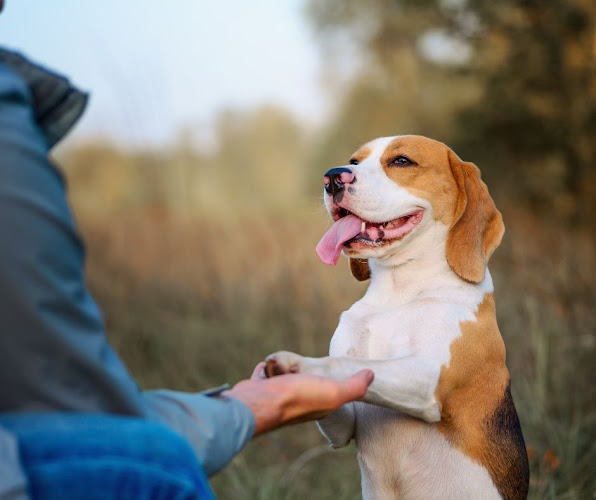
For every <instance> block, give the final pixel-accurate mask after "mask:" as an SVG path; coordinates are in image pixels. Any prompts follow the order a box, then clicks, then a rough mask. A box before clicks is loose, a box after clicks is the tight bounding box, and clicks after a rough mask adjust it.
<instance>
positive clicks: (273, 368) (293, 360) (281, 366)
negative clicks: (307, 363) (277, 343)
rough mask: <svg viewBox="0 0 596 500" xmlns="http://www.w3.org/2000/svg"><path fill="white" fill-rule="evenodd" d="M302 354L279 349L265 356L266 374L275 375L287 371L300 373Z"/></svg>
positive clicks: (268, 375)
mask: <svg viewBox="0 0 596 500" xmlns="http://www.w3.org/2000/svg"><path fill="white" fill-rule="evenodd" d="M302 359H303V358H302V356H300V355H298V354H294V353H293V352H288V351H278V352H275V353H273V354H270V355H269V356H267V358H265V375H267V377H273V376H275V375H284V374H286V373H300V372H301V370H300V365H301V361H302Z"/></svg>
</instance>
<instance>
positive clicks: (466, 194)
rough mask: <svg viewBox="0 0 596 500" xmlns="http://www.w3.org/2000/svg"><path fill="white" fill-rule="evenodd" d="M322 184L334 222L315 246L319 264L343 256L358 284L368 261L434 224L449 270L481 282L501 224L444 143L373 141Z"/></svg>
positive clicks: (395, 251) (480, 185)
mask: <svg viewBox="0 0 596 500" xmlns="http://www.w3.org/2000/svg"><path fill="white" fill-rule="evenodd" d="M324 182H325V194H324V197H325V205H326V207H327V210H328V211H329V213H330V214H331V216H332V217H333V220H334V221H335V223H334V225H333V226H332V228H331V229H330V230H329V231H328V232H327V233H326V234H325V236H323V238H322V239H321V241H320V242H319V245H318V246H317V253H318V254H319V256H320V258H321V260H323V262H325V263H327V264H335V263H336V262H337V260H338V258H339V254H340V253H341V251H342V250H343V252H344V254H346V255H347V256H349V257H350V258H351V260H350V268H351V270H352V274H354V276H355V277H356V278H357V279H359V280H365V279H368V277H369V276H370V270H369V267H368V259H371V258H377V259H388V258H391V257H392V256H394V255H399V253H400V252H402V250H403V249H404V248H406V247H408V246H410V244H411V243H413V242H415V241H416V239H417V237H418V236H420V235H423V234H428V232H429V231H433V230H436V228H437V225H440V227H441V228H444V229H445V230H446V231H443V234H446V237H445V238H444V240H445V241H444V255H445V258H446V259H447V262H448V263H449V266H450V267H451V269H452V270H453V271H454V272H455V273H456V274H457V275H458V276H460V277H461V278H462V279H464V280H466V281H469V282H472V283H478V282H480V281H482V280H483V279H484V273H485V269H486V265H487V262H488V259H489V258H490V256H491V254H492V252H493V251H494V250H495V248H496V247H497V246H498V245H499V243H500V241H501V238H502V236H503V232H504V226H503V220H502V217H501V214H500V213H499V211H498V210H497V208H496V207H495V204H494V202H493V200H492V198H491V197H490V195H489V193H488V190H487V188H486V185H485V184H484V182H482V180H481V179H480V171H479V169H478V168H477V167H476V166H475V165H474V164H472V163H468V162H464V161H462V160H460V158H459V157H458V156H457V155H456V154H455V153H454V152H453V151H452V150H451V149H450V148H448V147H447V146H446V145H445V144H442V143H440V142H438V141H434V140H432V139H428V138H426V137H421V136H408V135H406V136H396V137H383V138H380V139H375V140H373V141H371V142H369V143H367V144H365V145H364V146H362V147H361V148H360V149H359V150H358V151H356V152H355V153H354V154H353V155H352V157H351V159H350V161H349V164H348V165H345V166H342V167H336V168H332V169H330V170H329V171H327V172H326V173H325V176H324ZM434 232H435V234H440V233H441V232H440V231H434ZM441 251H443V249H441Z"/></svg>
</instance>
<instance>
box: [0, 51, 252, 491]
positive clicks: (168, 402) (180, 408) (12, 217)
mask: <svg viewBox="0 0 596 500" xmlns="http://www.w3.org/2000/svg"><path fill="white" fill-rule="evenodd" d="M86 100H87V96H86V95H85V94H84V93H82V92H80V91H78V90H76V89H75V88H73V87H72V86H71V85H70V83H69V82H68V80H67V79H65V78H63V77H61V76H59V75H56V74H54V73H52V72H50V71H48V70H46V69H44V68H41V67H39V66H36V65H33V64H31V63H30V62H28V61H27V60H26V59H24V58H23V57H21V56H20V55H18V54H14V53H11V52H8V51H4V50H1V49H0V412H31V411H48V410H49V411H54V410H59V411H73V412H108V413H118V414H126V415H136V416H139V417H143V418H147V419H152V420H157V421H160V422H163V423H166V424H168V425H169V426H171V427H172V428H173V429H174V430H176V431H178V432H179V433H181V434H183V435H184V436H185V437H186V438H187V440H188V441H189V442H190V444H191V445H192V446H193V448H194V450H195V451H196V454H197V456H198V458H199V461H200V462H201V463H202V464H203V467H204V468H205V471H206V473H207V474H208V475H212V474H214V473H215V472H217V471H218V470H219V469H221V468H222V467H223V466H224V465H225V464H227V463H228V462H229V461H230V460H231V458H232V457H233V456H234V455H235V454H236V453H237V452H238V451H239V450H240V449H241V448H242V447H243V446H244V444H245V443H246V442H247V440H248V439H249V438H250V437H251V436H252V434H253V431H254V417H253V415H252V413H251V412H250V410H249V409H248V408H247V407H246V406H245V405H244V404H242V403H240V402H239V401H237V400H234V399H228V398H223V397H218V396H216V395H215V396H213V397H210V396H207V395H205V394H186V393H180V392H174V391H167V390H159V391H141V390H140V389H139V388H138V386H137V384H136V383H135V381H134V380H133V379H132V378H131V377H130V375H129V373H128V372H127V370H126V368H125V366H124V365H123V364H122V362H121V361H120V359H119V358H118V356H117V355H116V354H115V352H114V351H113V350H112V348H111V347H110V345H109V344H108V343H107V341H106V338H105V333H104V324H103V321H102V317H101V313H100V311H99V309H98V307H97V305H96V304H95V302H94V300H93V298H92V297H91V295H90V294H89V292H88V290H87V288H86V286H85V279H84V274H83V272H84V247H83V243H82V241H81V238H80V236H79V233H78V232H77V229H76V228H75V225H74V223H73V219H72V216H71V213H70V210H69V207H68V204H67V201H66V195H65V187H64V181H63V178H62V176H61V174H60V173H59V172H58V171H57V170H56V169H55V168H54V167H53V166H52V165H51V164H50V162H49V161H48V158H47V155H48V151H49V149H50V148H51V147H52V146H53V145H54V144H55V143H56V142H57V141H58V140H59V139H60V138H61V137H63V136H64V135H65V134H66V132H67V131H68V130H69V129H70V127H71V126H72V125H73V124H74V122H75V121H76V120H77V119H78V117H79V116H80V115H81V113H82V112H83V109H84V107H85V103H86ZM14 456H15V454H14V443H12V442H11V437H10V436H9V435H8V434H7V433H6V432H5V430H2V429H0V459H2V460H3V464H2V465H3V471H4V472H6V470H7V469H6V468H5V467H4V466H5V465H7V464H8V463H9V461H10V457H14ZM14 462H15V464H18V460H15V461H14ZM15 466H16V465H15ZM2 477H3V474H2V473H0V497H1V496H2V494H1V492H2V480H3V479H2ZM10 477H12V478H14V479H15V481H16V480H17V479H18V478H19V477H21V476H19V474H18V473H17V471H14V474H13V475H12V476H10ZM12 487H13V488H14V487H15V486H14V485H12Z"/></svg>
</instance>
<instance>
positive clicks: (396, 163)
mask: <svg viewBox="0 0 596 500" xmlns="http://www.w3.org/2000/svg"><path fill="white" fill-rule="evenodd" d="M389 165H391V166H393V167H409V166H410V165H414V162H413V161H412V160H410V159H409V158H408V157H407V156H403V155H399V156H398V157H396V158H393V160H391V161H390V162H389Z"/></svg>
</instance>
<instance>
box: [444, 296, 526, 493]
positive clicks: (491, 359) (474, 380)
mask: <svg viewBox="0 0 596 500" xmlns="http://www.w3.org/2000/svg"><path fill="white" fill-rule="evenodd" d="M476 319H477V320H476V321H470V322H462V323H461V329H462V336H461V337H459V338H458V339H456V340H455V341H454V342H453V343H452V344H451V347H450V351H451V360H450V362H449V366H448V367H446V366H443V367H442V369H441V376H440V379H439V385H438V387H437V391H436V394H435V395H436V398H437V401H439V404H440V405H441V421H440V422H439V423H438V424H437V428H438V430H439V431H440V432H441V433H442V434H443V435H444V436H445V437H446V438H447V439H448V440H449V441H450V442H451V443H452V444H453V446H455V447H456V448H458V449H459V450H460V451H462V452H463V453H465V454H466V455H467V456H469V457H470V458H471V459H472V460H474V461H476V462H478V463H480V464H481V465H483V466H484V467H485V468H486V469H487V470H488V472H489V474H490V476H491V478H492V480H493V482H494V484H495V486H496V488H497V489H498V490H499V493H500V494H501V496H502V497H503V498H505V499H507V500H517V499H524V498H526V497H527V493H528V481H529V472H528V461H527V454H526V451H525V445H524V440H523V436H522V433H521V427H520V424H519V419H518V417H517V413H516V411H515V406H514V405H513V400H512V398H511V391H510V388H509V372H508V370H507V367H506V365H505V345H504V343H503V339H502V338H501V334H500V332H499V328H498V326H497V321H496V315H495V304H494V298H493V295H492V294H486V295H485V298H484V300H483V302H482V304H480V306H479V308H478V312H477V314H476Z"/></svg>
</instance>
